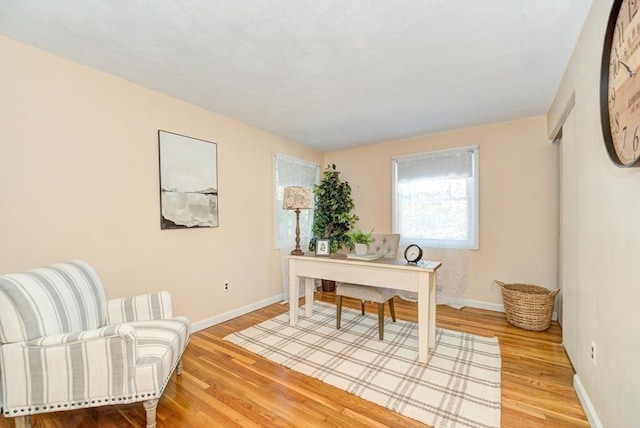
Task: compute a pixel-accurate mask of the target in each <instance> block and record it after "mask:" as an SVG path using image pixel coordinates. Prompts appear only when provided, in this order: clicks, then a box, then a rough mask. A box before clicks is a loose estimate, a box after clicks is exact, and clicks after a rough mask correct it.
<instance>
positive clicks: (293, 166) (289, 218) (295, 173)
mask: <svg viewBox="0 0 640 428" xmlns="http://www.w3.org/2000/svg"><path fill="white" fill-rule="evenodd" d="M274 166H275V174H274V175H275V198H274V205H275V210H274V211H275V212H274V218H275V246H276V248H279V249H280V260H281V266H282V291H283V293H284V301H285V302H288V301H289V260H288V259H287V257H286V255H288V254H289V253H291V250H293V249H294V248H295V245H296V239H295V238H296V213H295V211H288V210H283V209H282V199H283V197H284V188H285V187H287V186H305V187H309V188H310V189H313V185H314V184H317V183H318V180H319V179H320V176H319V174H320V165H318V164H315V163H312V162H308V161H305V160H302V159H297V158H294V157H291V156H286V155H282V154H276V155H275V157H274ZM312 222H313V210H302V211H300V248H301V249H302V250H303V251H306V250H308V248H309V239H310V236H311V224H312ZM300 289H301V293H304V287H300Z"/></svg>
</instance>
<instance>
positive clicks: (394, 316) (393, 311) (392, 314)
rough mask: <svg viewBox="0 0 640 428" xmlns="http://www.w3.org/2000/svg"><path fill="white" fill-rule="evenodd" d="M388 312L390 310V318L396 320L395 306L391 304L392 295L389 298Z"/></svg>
mask: <svg viewBox="0 0 640 428" xmlns="http://www.w3.org/2000/svg"><path fill="white" fill-rule="evenodd" d="M389 312H391V319H392V320H393V322H396V308H395V306H394V305H393V297H392V298H390V299H389Z"/></svg>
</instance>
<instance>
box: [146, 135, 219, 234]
mask: <svg viewBox="0 0 640 428" xmlns="http://www.w3.org/2000/svg"><path fill="white" fill-rule="evenodd" d="M158 157H159V166H160V228H161V229H195V228H204V227H218V223H219V222H218V145H217V144H216V143H212V142H210V141H205V140H200V139H197V138H192V137H187V136H185V135H180V134H175V133H173V132H168V131H163V130H158Z"/></svg>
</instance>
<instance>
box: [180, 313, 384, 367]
mask: <svg viewBox="0 0 640 428" xmlns="http://www.w3.org/2000/svg"><path fill="white" fill-rule="evenodd" d="M394 321H395V320H394ZM181 374H182V358H180V361H178V365H177V366H176V375H178V376H180V375H181Z"/></svg>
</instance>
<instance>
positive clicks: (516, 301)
mask: <svg viewBox="0 0 640 428" xmlns="http://www.w3.org/2000/svg"><path fill="white" fill-rule="evenodd" d="M496 283H497V284H498V285H499V286H500V288H502V301H503V303H504V311H505V313H506V314H507V321H509V323H510V324H512V325H515V326H516V327H520V328H523V329H525V330H533V331H543V330H546V329H548V328H549V325H550V324H551V315H552V313H553V304H554V301H555V298H556V295H557V294H558V292H560V290H559V289H558V290H553V291H551V290H549V289H546V288H544V287H540V286H538V285H530V284H505V283H504V282H500V281H496Z"/></svg>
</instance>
